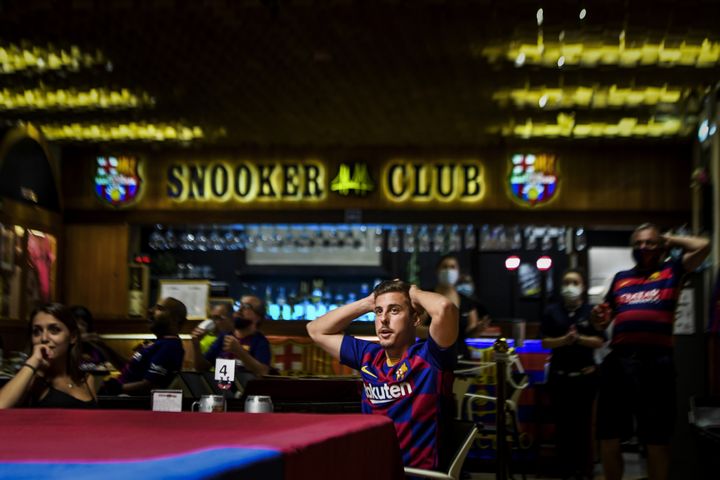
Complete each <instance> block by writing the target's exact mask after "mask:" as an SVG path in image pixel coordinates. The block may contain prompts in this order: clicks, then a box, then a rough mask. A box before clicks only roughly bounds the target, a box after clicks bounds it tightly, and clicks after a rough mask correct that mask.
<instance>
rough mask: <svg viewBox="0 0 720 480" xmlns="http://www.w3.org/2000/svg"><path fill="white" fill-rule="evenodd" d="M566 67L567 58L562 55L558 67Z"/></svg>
mask: <svg viewBox="0 0 720 480" xmlns="http://www.w3.org/2000/svg"><path fill="white" fill-rule="evenodd" d="M563 65H565V57H564V56H562V55H560V58H558V61H557V66H558V67H560V68H562V66H563Z"/></svg>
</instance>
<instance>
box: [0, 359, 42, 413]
mask: <svg viewBox="0 0 720 480" xmlns="http://www.w3.org/2000/svg"><path fill="white" fill-rule="evenodd" d="M33 366H34V365H33ZM33 378H35V371H34V370H33V369H32V368H30V367H28V366H26V365H23V366H22V367H21V368H20V370H18V372H17V373H16V374H15V376H14V377H13V378H12V379H10V381H9V382H7V383H6V384H5V386H4V387H3V388H2V389H0V409H2V408H12V407H14V406H16V405H17V404H19V403H20V402H21V401H22V399H23V397H24V396H25V394H26V393H27V391H28V389H29V388H30V385H31V384H32V382H33Z"/></svg>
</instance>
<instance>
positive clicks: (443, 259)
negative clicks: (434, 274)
mask: <svg viewBox="0 0 720 480" xmlns="http://www.w3.org/2000/svg"><path fill="white" fill-rule="evenodd" d="M449 258H452V259H453V260H455V262H457V264H458V267H459V266H460V259H459V258H458V256H457V255H456V254H454V253H446V254H445V255H443V256H442V257H440V258H439V259H438V261H437V262H436V263H435V270H438V269H439V268H440V265H442V263H443V262H444V261H445V260H447V259H449Z"/></svg>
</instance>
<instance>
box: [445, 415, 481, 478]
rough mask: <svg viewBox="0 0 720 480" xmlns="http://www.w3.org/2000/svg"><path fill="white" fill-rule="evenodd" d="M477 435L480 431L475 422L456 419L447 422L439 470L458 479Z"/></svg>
mask: <svg viewBox="0 0 720 480" xmlns="http://www.w3.org/2000/svg"><path fill="white" fill-rule="evenodd" d="M477 434H478V429H477V425H475V423H474V422H470V421H467V420H456V419H453V420H450V421H449V422H447V424H446V425H445V431H444V432H443V434H442V436H443V442H442V445H441V449H440V459H439V460H440V462H439V465H438V470H440V471H442V472H446V473H447V474H448V475H449V476H451V477H453V478H458V476H459V475H460V469H462V465H463V463H464V462H465V457H467V454H468V452H469V451H470V447H472V444H473V442H474V440H475V438H476V437H477Z"/></svg>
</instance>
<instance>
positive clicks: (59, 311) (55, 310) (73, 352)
mask: <svg viewBox="0 0 720 480" xmlns="http://www.w3.org/2000/svg"><path fill="white" fill-rule="evenodd" d="M38 313H46V314H48V315H51V316H52V317H53V318H56V319H57V320H59V321H60V322H62V323H63V324H64V325H65V326H66V327H67V329H68V330H69V331H70V336H71V337H72V336H74V337H75V343H71V344H70V348H69V349H68V356H67V365H66V369H67V374H68V375H69V376H70V378H72V379H73V381H74V382H76V383H82V382H83V381H84V379H85V374H84V373H83V372H82V370H80V355H81V350H80V330H79V329H78V325H77V322H76V321H75V317H74V316H73V312H72V310H70V308H68V307H66V306H65V305H63V304H62V303H47V304H45V305H42V306H40V307H37V308H35V309H34V310H33V311H32V313H31V314H30V322H29V323H28V335H29V336H30V337H32V330H33V320H34V319H35V316H37V314H38Z"/></svg>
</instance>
